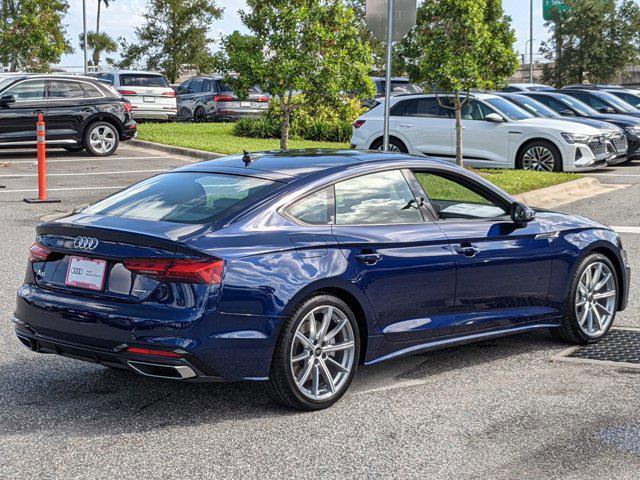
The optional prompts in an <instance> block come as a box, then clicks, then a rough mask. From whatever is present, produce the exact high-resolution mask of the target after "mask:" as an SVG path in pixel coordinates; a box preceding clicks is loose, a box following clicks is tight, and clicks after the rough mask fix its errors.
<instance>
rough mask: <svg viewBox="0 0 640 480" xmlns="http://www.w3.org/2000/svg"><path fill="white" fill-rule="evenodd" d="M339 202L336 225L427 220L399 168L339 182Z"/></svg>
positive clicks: (337, 202) (337, 195)
mask: <svg viewBox="0 0 640 480" xmlns="http://www.w3.org/2000/svg"><path fill="white" fill-rule="evenodd" d="M335 204H336V206H335V208H336V219H335V223H336V225H366V224H369V225H372V224H403V223H421V222H423V218H422V213H420V209H419V207H418V202H416V199H415V197H414V195H413V192H412V191H411V189H410V188H409V184H408V183H407V181H406V180H405V178H404V175H403V174H402V172H401V171H399V170H393V171H390V172H380V173H373V174H371V175H363V176H361V177H357V178H352V179H350V180H346V181H344V182H340V183H337V184H336V185H335Z"/></svg>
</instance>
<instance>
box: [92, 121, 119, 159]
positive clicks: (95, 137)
mask: <svg viewBox="0 0 640 480" xmlns="http://www.w3.org/2000/svg"><path fill="white" fill-rule="evenodd" d="M116 141H117V140H116V132H115V131H114V130H113V129H112V128H110V127H108V126H106V125H98V126H97V127H95V128H94V129H93V130H91V132H90V133H89V143H90V144H91V147H92V148H93V150H95V151H96V152H97V153H100V154H106V153H109V152H111V150H113V148H114V146H115V145H116Z"/></svg>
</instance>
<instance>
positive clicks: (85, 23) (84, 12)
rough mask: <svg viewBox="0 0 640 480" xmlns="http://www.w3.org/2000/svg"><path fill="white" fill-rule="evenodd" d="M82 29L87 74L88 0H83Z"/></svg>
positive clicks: (85, 71)
mask: <svg viewBox="0 0 640 480" xmlns="http://www.w3.org/2000/svg"><path fill="white" fill-rule="evenodd" d="M82 29H83V32H84V33H83V41H82V46H83V50H84V74H85V75H86V74H87V0H82Z"/></svg>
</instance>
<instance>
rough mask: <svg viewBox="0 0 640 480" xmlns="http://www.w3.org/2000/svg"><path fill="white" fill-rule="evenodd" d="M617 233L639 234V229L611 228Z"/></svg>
mask: <svg viewBox="0 0 640 480" xmlns="http://www.w3.org/2000/svg"><path fill="white" fill-rule="evenodd" d="M611 228H613V229H614V230H615V231H616V232H618V233H640V227H611Z"/></svg>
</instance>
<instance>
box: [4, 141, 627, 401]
mask: <svg viewBox="0 0 640 480" xmlns="http://www.w3.org/2000/svg"><path fill="white" fill-rule="evenodd" d="M628 289H629V265H628V263H627V258H626V254H625V252H624V250H623V248H622V245H621V242H620V238H619V236H618V235H617V234H616V233H615V232H613V231H612V230H611V229H609V228H607V227H604V226H602V225H600V224H598V223H596V222H593V221H590V220H588V219H586V218H582V217H575V216H569V215H564V214H561V213H555V212H549V211H533V210H531V209H529V208H528V207H526V206H525V205H523V204H521V203H518V202H516V201H515V200H514V199H513V198H512V197H510V196H509V195H507V194H506V193H504V192H503V191H501V190H499V189H498V188H496V187H495V186H493V185H491V184H490V183H488V182H487V181H485V180H483V179H482V178H480V177H479V176H477V175H475V174H473V173H471V172H469V171H467V170H464V169H462V168H458V167H456V166H453V165H450V164H448V163H445V162H440V161H436V160H430V159H426V158H418V157H412V156H408V155H403V154H395V153H381V152H360V151H352V150H349V151H291V152H269V153H261V154H254V155H250V156H249V155H244V156H232V157H226V158H223V159H218V160H212V161H205V162H201V163H196V164H192V165H188V166H185V167H181V168H178V169H176V170H173V171H171V172H168V173H164V174H161V175H158V176H155V177H153V178H150V179H147V180H145V181H143V182H140V183H138V184H135V185H133V186H131V187H129V188H127V189H125V190H123V191H121V192H119V193H116V194H115V195H112V196H110V197H107V198H105V199H104V200H101V201H99V202H97V203H96V204H94V205H92V206H89V207H87V208H85V209H84V210H82V211H80V212H79V213H74V214H72V215H70V216H67V217H65V218H62V219H58V220H55V221H51V222H47V223H43V224H40V225H39V226H38V227H37V237H36V242H35V243H34V244H33V245H32V246H31V248H30V250H29V263H28V267H27V275H26V279H25V283H24V285H23V286H22V287H21V288H20V290H19V292H18V298H17V308H16V312H15V318H14V322H15V326H16V332H17V335H18V338H19V339H20V340H21V341H22V342H23V343H24V344H25V345H26V346H27V347H29V348H31V349H32V350H34V351H37V352H41V353H56V354H59V355H65V356H68V357H73V358H76V359H80V360H86V361H91V362H97V363H99V364H102V365H104V366H107V367H112V368H121V369H129V370H132V371H135V372H138V373H140V374H142V375H148V376H153V377H161V378H168V379H176V380H187V381H218V380H227V381H233V380H254V381H264V382H265V383H266V385H267V390H268V391H269V393H270V394H271V396H272V397H273V398H274V399H275V400H276V401H278V402H280V403H283V404H285V405H289V406H291V407H295V408H299V409H304V410H314V409H320V408H324V407H327V406H329V405H331V404H333V403H334V402H336V401H337V400H338V399H339V398H340V397H341V396H342V395H343V394H344V393H345V391H346V390H347V388H348V387H349V384H350V383H351V380H352V378H353V376H354V374H355V371H356V367H357V366H358V365H359V364H373V363H377V362H380V361H383V360H389V359H392V358H394V357H397V356H400V355H406V354H411V353H414V352H420V351H425V350H430V349H435V348H442V347H447V346H452V345H459V344H462V343H467V342H472V341H477V340H483V339H488V338H494V337H499V336H503V335H510V334H515V333H520V332H528V331H531V330H536V329H550V331H551V332H552V333H553V334H554V335H556V336H558V337H560V338H562V339H565V340H567V341H569V342H573V343H578V344H585V343H590V342H597V341H598V340H600V339H602V338H603V337H604V336H605V335H606V334H607V332H608V331H609V329H610V328H611V325H612V323H613V320H614V317H615V315H616V312H617V311H620V310H622V309H624V308H625V305H626V303H627V297H628Z"/></svg>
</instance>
